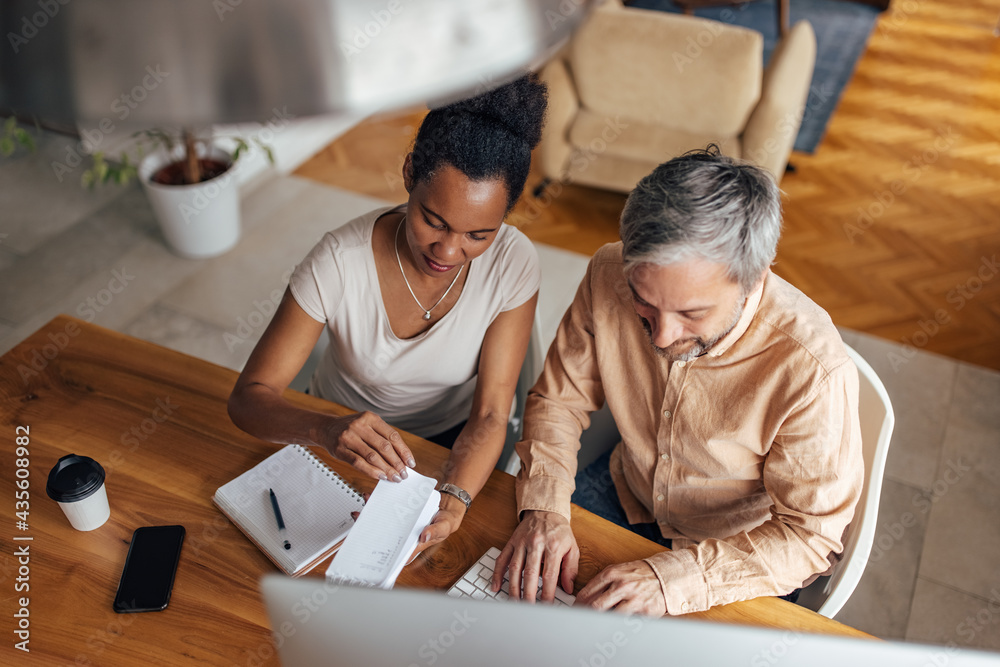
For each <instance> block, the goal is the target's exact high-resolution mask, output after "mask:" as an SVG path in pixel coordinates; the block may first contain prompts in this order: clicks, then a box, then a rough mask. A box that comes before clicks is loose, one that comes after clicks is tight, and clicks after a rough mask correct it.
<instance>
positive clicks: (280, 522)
mask: <svg viewBox="0 0 1000 667" xmlns="http://www.w3.org/2000/svg"><path fill="white" fill-rule="evenodd" d="M267 492H268V493H270V494H271V507H272V508H274V518H275V519H277V520H278V535H280V536H281V537H282V538H284V537H285V522H284V521H283V520H282V519H281V508H280V507H278V497H277V496H276V495H274V489H268V490H267ZM291 548H292V545H291V544H289V543H288V540H285V549H291Z"/></svg>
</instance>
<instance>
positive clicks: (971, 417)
mask: <svg viewBox="0 0 1000 667" xmlns="http://www.w3.org/2000/svg"><path fill="white" fill-rule="evenodd" d="M67 143H68V142H67V140H65V139H60V138H57V137H47V138H45V139H44V140H43V143H42V145H41V146H40V150H39V151H38V152H37V153H36V154H33V155H32V154H22V155H19V156H16V157H15V158H13V159H8V160H3V161H0V184H2V186H0V216H2V218H0V353H2V352H5V351H7V350H8V349H10V348H11V347H13V346H14V345H16V344H17V343H18V342H19V341H20V340H22V339H23V338H25V337H26V336H27V335H28V334H30V333H31V332H33V331H34V330H36V329H37V328H39V327H40V326H42V325H43V324H44V323H45V322H47V321H48V320H49V319H51V318H52V317H53V316H54V315H56V314H57V313H68V314H70V315H75V316H77V317H81V318H82V319H86V320H90V321H93V322H95V323H97V324H100V325H103V326H107V327H110V328H112V329H116V330H119V331H124V332H126V333H129V334H132V335H135V336H138V337H140V338H144V339H147V340H150V341H153V342H156V343H159V344H162V345H166V346H168V347H171V348H174V349H177V350H181V351H183V352H187V353H189V354H193V355H196V356H199V357H202V358H204V359H208V360H210V361H213V362H215V363H218V364H221V365H223V366H228V367H230V368H234V369H239V368H240V367H241V366H242V364H243V363H245V361H246V359H247V357H248V356H249V354H250V351H251V349H252V347H253V345H254V343H255V341H256V340H257V338H258V337H259V336H260V334H261V333H262V332H263V329H264V327H265V326H266V322H267V320H268V318H269V315H270V314H271V313H272V312H273V308H274V304H275V295H280V293H281V290H282V289H283V288H284V285H285V282H286V281H287V274H288V272H289V271H290V270H291V269H292V268H293V267H294V265H295V264H296V263H297V262H298V261H299V259H301V258H302V257H303V256H304V255H305V253H306V252H307V251H308V249H309V248H310V247H311V246H312V245H313V244H314V243H315V242H316V241H317V240H318V239H319V237H320V236H321V235H322V233H323V232H324V231H326V230H327V229H328V228H330V227H332V226H334V225H335V224H336V222H337V221H339V222H343V221H345V220H347V219H350V218H351V217H354V216H355V215H357V214H359V213H361V212H364V211H367V210H370V209H371V208H373V207H375V206H377V205H379V202H378V201H377V200H374V199H370V198H367V197H363V196H360V195H356V194H352V193H348V192H344V191H341V190H337V189H334V188H329V187H325V186H321V185H318V184H316V183H314V182H311V181H306V180H304V179H299V178H295V177H287V176H286V177H279V178H277V179H275V180H273V181H270V182H268V183H266V184H265V185H263V186H261V187H260V188H258V189H257V190H256V191H254V192H252V193H249V194H247V195H246V196H245V198H244V202H243V211H244V223H245V233H244V238H243V239H242V241H241V242H240V244H239V245H238V246H237V247H236V248H235V249H234V250H233V251H231V252H230V253H228V254H226V255H224V256H222V257H219V258H216V259H211V260H201V261H193V260H185V259H181V258H179V257H176V256H175V255H172V254H171V253H170V252H169V251H168V250H167V249H166V248H165V247H164V245H163V240H162V237H161V236H160V233H159V231H158V230H157V228H156V224H155V222H154V221H153V219H152V214H151V211H150V209H149V207H148V205H147V204H146V202H145V199H144V198H143V196H142V194H141V193H140V191H139V190H138V188H135V187H131V188H126V189H124V190H115V189H106V190H99V191H97V192H94V193H90V192H85V191H81V190H80V189H79V187H78V185H77V183H76V178H75V177H67V178H65V179H64V180H63V182H59V181H57V179H56V178H55V176H54V175H53V174H52V173H51V172H50V171H49V170H48V168H47V167H46V165H48V164H50V162H51V161H52V160H53V159H54V158H53V156H58V155H60V154H61V153H63V152H64V151H65V145H66V144H67ZM542 253H543V258H544V260H543V263H544V267H543V288H542V289H543V294H542V297H541V299H540V305H541V307H542V313H541V316H540V321H541V324H542V330H543V331H545V332H548V335H551V333H552V332H554V329H555V326H556V325H557V324H558V320H559V317H560V316H561V312H557V311H561V309H562V307H563V305H564V304H565V303H567V302H568V299H570V298H572V293H573V292H574V291H575V288H576V283H577V281H578V280H579V276H580V271H581V267H582V266H584V265H585V258H582V256H574V255H572V254H571V253H565V252H564V251H560V250H556V249H542ZM112 281H116V282H114V283H113V285H110V283H112ZM123 284H124V287H123V288H122V289H118V288H119V287H121V286H122V285H123ZM111 286H113V287H115V288H116V289H117V290H118V291H117V293H115V292H113V291H112V290H111V289H110V287H111ZM550 311H551V312H550ZM843 334H844V338H845V340H846V341H847V342H848V343H849V344H850V345H852V346H854V347H855V349H857V350H858V352H860V353H861V355H862V356H863V357H865V358H866V359H867V360H868V362H869V363H870V364H871V365H872V366H873V367H874V369H875V371H876V372H877V373H878V374H879V376H880V377H881V378H882V380H883V382H884V383H885V385H886V388H887V390H888V392H889V395H890V397H891V399H892V403H893V407H894V409H895V412H896V430H895V433H894V436H893V441H892V447H891V449H890V452H889V461H888V465H887V470H886V479H885V483H884V485H883V490H882V504H881V511H880V519H879V529H878V535H877V537H876V545H875V550H874V551H873V555H872V559H871V562H870V563H869V565H868V568H867V570H866V572H865V575H864V578H863V579H862V581H861V584H860V586H859V588H858V589H857V591H856V592H855V593H854V596H853V597H852V598H851V600H850V601H849V602H848V604H847V606H846V607H845V608H844V610H843V611H842V612H841V614H840V615H839V616H838V620H840V621H842V622H844V623H847V624H849V625H852V626H855V627H857V628H860V629H862V630H865V631H868V632H870V633H872V634H875V635H877V636H880V637H884V638H890V639H905V640H912V641H921V642H933V643H938V644H944V643H948V642H954V643H955V644H956V645H957V646H959V647H981V648H988V649H992V650H1000V557H998V556H1000V509H998V508H1000V373H997V372H995V371H991V370H987V369H983V368H979V367H975V366H971V365H968V364H965V363H960V362H956V361H953V360H951V359H947V358H944V357H939V356H936V355H932V354H928V353H924V352H921V351H919V350H912V349H906V348H904V347H902V346H900V345H897V344H894V343H891V342H887V341H884V340H882V339H878V338H874V337H871V336H867V335H864V334H859V333H857V332H853V331H843Z"/></svg>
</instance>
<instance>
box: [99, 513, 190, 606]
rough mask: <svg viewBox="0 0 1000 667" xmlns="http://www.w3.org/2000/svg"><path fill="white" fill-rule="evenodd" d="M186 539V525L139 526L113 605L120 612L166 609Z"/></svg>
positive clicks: (126, 558) (133, 537) (133, 535)
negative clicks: (182, 545) (182, 546)
mask: <svg viewBox="0 0 1000 667" xmlns="http://www.w3.org/2000/svg"><path fill="white" fill-rule="evenodd" d="M183 542H184V526H144V527H142V528H137V529H136V531H135V532H134V533H132V544H131V545H129V548H128V555H127V556H126V557H125V567H124V568H123V569H122V578H121V580H120V581H119V582H118V591H117V592H116V593H115V601H114V604H112V608H113V609H114V610H115V611H116V612H118V613H119V614H126V613H131V612H137V611H163V610H164V609H166V608H167V603H168V602H170V592H171V590H173V587H174V574H176V572H177V562H178V561H179V560H180V557H181V544H182V543H183Z"/></svg>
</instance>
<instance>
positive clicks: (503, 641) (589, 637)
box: [261, 575, 1000, 667]
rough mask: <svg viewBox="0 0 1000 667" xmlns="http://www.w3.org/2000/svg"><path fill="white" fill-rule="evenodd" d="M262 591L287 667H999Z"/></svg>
mask: <svg viewBox="0 0 1000 667" xmlns="http://www.w3.org/2000/svg"><path fill="white" fill-rule="evenodd" d="M261 586H262V589H263V592H264V598H265V601H266V603H267V610H268V615H269V616H270V619H271V627H272V629H273V631H274V632H273V638H274V643H275V646H276V647H277V650H278V654H279V656H280V658H281V663H282V664H283V665H285V666H286V667H300V666H301V667H313V666H314V665H350V666H352V667H353V666H356V665H377V666H379V667H383V666H386V667H388V666H391V665H403V666H404V667H407V666H412V665H417V666H423V665H426V666H428V667H430V666H434V667H448V666H451V665H455V666H458V665H460V666H462V667H471V666H476V667H478V666H480V665H498V666H499V665H503V666H504V667H509V666H514V667H527V666H529V665H546V666H548V665H568V666H571V667H608V666H611V665H628V666H629V667H633V666H643V665H657V666H661V665H685V666H687V665H698V666H707V667H713V666H716V665H718V666H719V667H733V666H738V665H748V666H749V667H770V666H772V665H778V664H781V665H789V666H790V665H809V666H810V667H825V666H829V667H844V666H845V665H848V666H850V667H861V666H863V665H872V666H873V667H874V666H878V667H884V666H885V665H892V666H893V667H905V666H907V665H912V666H913V667H923V666H924V665H948V666H949V667H973V666H979V665H983V666H985V665H990V666H991V667H997V665H998V664H1000V656H997V655H996V654H988V653H984V652H979V651H970V650H961V651H959V650H957V649H954V648H952V649H949V648H945V647H937V646H924V645H919V644H901V643H894V642H883V641H879V640H868V639H852V638H844V637H832V636H827V635H810V634H803V633H798V632H794V631H786V630H774V629H767V628H758V627H752V626H743V625H729V624H721V623H712V622H708V621H696V620H688V619H684V618H663V619H651V618H647V617H642V616H626V615H623V614H616V613H613V612H598V611H594V610H591V609H583V608H572V607H569V608H567V607H558V608H557V607H553V606H551V605H547V604H527V603H518V602H511V601H486V600H473V599H468V598H462V599H456V598H452V597H449V596H447V595H445V594H444V593H443V592H440V591H420V590H413V589H395V590H378V589H368V588H354V587H347V586H340V587H338V586H336V585H334V584H330V583H327V582H326V581H324V580H322V579H317V578H312V577H310V578H308V579H291V578H289V577H285V576H282V575H269V576H267V577H265V578H264V579H263V581H262V584H261Z"/></svg>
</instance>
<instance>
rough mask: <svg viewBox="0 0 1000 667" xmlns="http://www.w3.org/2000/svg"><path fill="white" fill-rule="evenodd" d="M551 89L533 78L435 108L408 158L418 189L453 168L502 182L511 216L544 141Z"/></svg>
mask: <svg viewBox="0 0 1000 667" xmlns="http://www.w3.org/2000/svg"><path fill="white" fill-rule="evenodd" d="M547 105H548V88H547V87H546V86H545V84H544V83H542V82H541V81H540V80H539V78H538V76H537V75H535V74H527V75H524V76H521V77H519V78H517V79H514V80H513V81H510V82H509V83H506V84H504V85H502V86H500V87H498V88H494V89H493V90H489V91H487V92H485V93H480V94H478V95H474V96H472V97H470V98H468V99H464V100H460V101H458V102H453V103H451V104H448V105H445V106H441V107H437V108H433V109H431V111H430V113H428V114H427V116H426V117H425V118H424V120H423V122H422V123H421V124H420V129H419V130H418V131H417V137H416V139H415V140H414V143H413V150H412V151H411V153H410V157H411V166H412V169H413V171H412V176H413V179H414V182H415V183H420V182H423V181H424V180H426V179H428V178H430V177H432V176H433V174H434V172H435V170H436V169H437V168H438V167H439V166H440V165H442V164H449V165H452V166H453V167H455V168H457V169H458V170H460V171H461V172H462V173H463V174H465V175H466V176H467V177H468V178H470V179H472V180H474V181H478V180H483V179H487V178H501V179H503V181H504V183H505V184H506V186H507V197H508V201H507V210H508V211H509V210H510V209H511V208H513V207H514V204H515V202H517V198H518V197H520V196H521V191H522V190H523V189H524V184H525V181H526V180H527V178H528V169H529V167H530V165H531V150H532V149H533V148H534V147H535V146H537V145H538V142H539V141H540V140H541V138H542V125H543V124H544V122H545V108H546V106H547Z"/></svg>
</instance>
